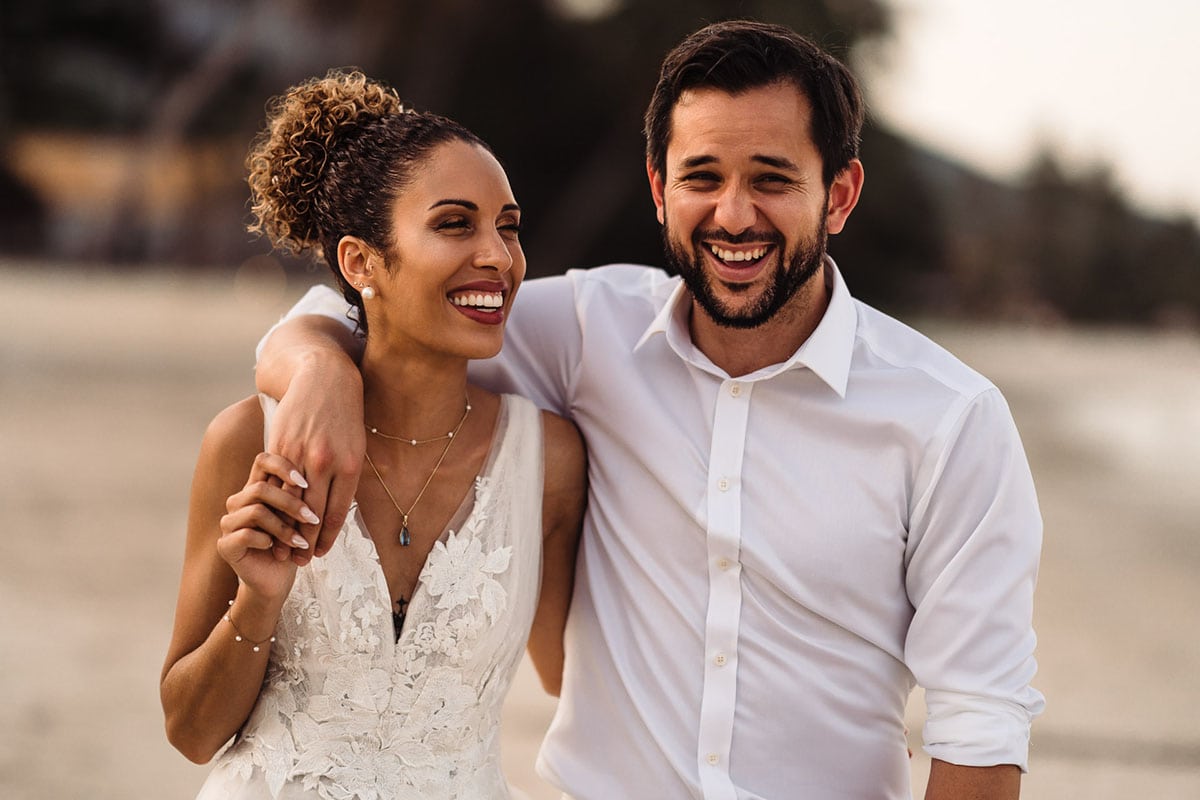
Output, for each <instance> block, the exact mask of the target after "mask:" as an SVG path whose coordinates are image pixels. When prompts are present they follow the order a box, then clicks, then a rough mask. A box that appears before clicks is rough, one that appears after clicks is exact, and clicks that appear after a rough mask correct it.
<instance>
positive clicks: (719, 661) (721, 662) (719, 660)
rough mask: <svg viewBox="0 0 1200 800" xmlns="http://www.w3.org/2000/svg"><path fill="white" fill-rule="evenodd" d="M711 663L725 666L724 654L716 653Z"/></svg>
mask: <svg viewBox="0 0 1200 800" xmlns="http://www.w3.org/2000/svg"><path fill="white" fill-rule="evenodd" d="M713 663H714V664H716V665H717V666H718V667H723V666H725V654H724V653H717V657H716V658H714V659H713Z"/></svg>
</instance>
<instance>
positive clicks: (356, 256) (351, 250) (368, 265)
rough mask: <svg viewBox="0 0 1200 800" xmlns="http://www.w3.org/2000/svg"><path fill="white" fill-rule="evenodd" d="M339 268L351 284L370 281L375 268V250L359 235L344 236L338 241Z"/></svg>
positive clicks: (361, 283) (358, 284)
mask: <svg viewBox="0 0 1200 800" xmlns="http://www.w3.org/2000/svg"><path fill="white" fill-rule="evenodd" d="M337 258H338V269H340V270H341V271H342V277H344V278H345V279H346V280H347V281H349V283H350V285H351V286H361V285H363V284H365V283H370V281H371V277H372V275H373V274H374V270H375V261H376V260H377V259H376V258H375V251H374V250H372V249H371V247H370V245H368V244H367V243H366V242H364V241H363V240H362V239H360V238H358V237H357V236H343V237H342V239H341V241H339V242H338V249H337Z"/></svg>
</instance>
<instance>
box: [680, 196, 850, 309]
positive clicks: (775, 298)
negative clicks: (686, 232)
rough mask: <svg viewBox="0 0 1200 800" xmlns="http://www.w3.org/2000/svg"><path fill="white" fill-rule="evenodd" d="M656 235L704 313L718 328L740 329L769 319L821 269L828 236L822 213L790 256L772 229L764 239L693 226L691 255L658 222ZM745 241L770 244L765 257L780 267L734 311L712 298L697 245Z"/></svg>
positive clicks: (734, 287) (736, 288)
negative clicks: (754, 296) (752, 297)
mask: <svg viewBox="0 0 1200 800" xmlns="http://www.w3.org/2000/svg"><path fill="white" fill-rule="evenodd" d="M662 236H663V248H664V250H665V251H666V257H667V263H668V264H669V265H670V266H671V268H672V269H674V270H675V271H676V272H678V273H679V274H680V275H681V276H682V277H683V282H684V283H686V284H687V287H688V289H690V290H691V292H692V296H693V297H695V298H696V301H697V302H698V303H699V304H700V307H701V308H702V309H704V312H705V313H706V314H708V316H709V317H711V318H712V320H713V322H715V323H717V324H718V325H720V326H722V327H724V328H741V329H749V328H757V327H759V326H760V325H762V324H763V323H765V322H767V321H768V320H770V319H771V318H772V317H774V316H775V315H776V314H777V313H779V310H780V309H781V308H783V307H784V306H785V305H787V303H788V301H789V300H791V299H792V298H793V297H794V296H795V295H796V293H797V292H798V291H800V288H801V287H802V286H804V284H806V283H808V281H809V280H810V279H811V278H812V277H813V275H816V274H817V270H819V269H821V267H822V266H823V265H824V262H825V245H826V241H827V239H828V236H827V234H826V229H825V218H824V217H822V218H821V221H820V224H819V225H818V227H817V233H816V236H814V237H813V238H811V239H803V240H801V241H800V242H799V243H798V244H797V246H796V249H795V250H794V251H793V252H792V253H790V254H788V253H786V252H784V251H783V246H784V244H785V242H784V239H783V236H781V235H780V234H778V233H776V234H774V235H773V236H769V237H765V238H764V237H763V236H761V235H758V234H739V235H738V236H730V235H729V234H727V233H725V232H723V231H716V230H709V231H702V230H697V231H696V232H695V233H694V234H693V235H692V252H693V253H695V255H694V256H689V255H688V253H687V252H686V251H685V250H684V249H683V247H682V245H681V244H679V243H677V242H675V241H674V239H673V238H672V236H671V232H670V229H669V228H668V227H667V225H666V224H664V225H663V228H662ZM746 241H754V242H763V241H767V242H770V243H772V244H773V245H775V246H774V247H773V248H772V249H771V252H770V253H768V254H767V255H766V256H765V258H778V259H780V261H781V266H780V268H779V269H776V270H775V273H774V275H773V276H772V278H771V282H770V283H769V284H768V285H767V287H766V288H765V289H764V290H763V292H762V294H761V295H760V296H759V297H758V299H757V300H755V301H754V302H753V303H751V304H750V305H749V306H747V307H745V308H742V309H739V310H734V309H731V308H729V306H728V305H727V304H726V303H723V302H722V301H721V300H719V299H718V298H717V294H716V291H715V290H714V289H713V278H712V276H711V275H710V274H709V273H708V272H706V271H705V268H704V258H705V255H704V253H703V252H702V249H703V248H704V247H705V246H706V245H705V244H704V242H724V243H725V244H741V243H743V242H746ZM726 288H727V289H728V290H729V291H731V292H734V293H738V292H746V291H749V290H750V289H751V287H750V286H743V285H738V284H734V285H726Z"/></svg>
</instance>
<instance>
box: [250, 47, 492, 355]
mask: <svg viewBox="0 0 1200 800" xmlns="http://www.w3.org/2000/svg"><path fill="white" fill-rule="evenodd" d="M450 141H464V142H468V143H470V144H475V145H479V146H480V147H483V148H484V149H486V150H488V151H489V152H491V148H489V147H488V146H487V144H486V143H484V142H483V141H482V140H481V139H480V138H479V137H478V136H476V135H475V134H473V133H471V132H470V131H469V130H467V129H466V128H464V127H463V126H462V125H460V124H458V123H457V122H455V121H453V120H451V119H447V118H446V117H442V116H438V115H437V114H430V113H427V112H419V111H414V110H412V109H408V108H405V107H404V105H403V104H402V103H401V102H400V98H399V97H398V96H397V94H396V92H395V90H393V89H391V88H390V87H388V86H386V85H385V84H383V83H380V82H379V81H375V80H372V79H370V78H368V77H367V76H366V75H364V74H363V73H362V72H360V71H358V70H338V69H335V70H330V71H329V73H328V74H326V75H325V77H324V78H310V79H309V80H307V81H305V82H304V83H301V84H299V85H298V86H293V87H292V88H291V89H289V90H288V91H287V92H286V93H284V94H283V95H280V96H279V97H274V98H272V99H271V100H270V101H268V103H267V124H266V127H265V128H264V129H263V130H262V131H261V132H260V133H259V134H258V136H257V137H255V139H254V142H253V143H252V144H251V146H250V153H249V154H248V155H247V156H246V166H247V168H248V169H249V173H250V174H249V177H248V179H247V180H248V182H249V184H250V199H251V204H252V205H251V212H252V213H253V216H254V221H253V222H252V223H251V224H250V225H249V226H248V229H249V230H250V231H252V232H256V233H261V234H263V235H265V236H266V237H267V238H268V239H269V240H270V242H271V244H272V245H273V246H275V247H277V248H279V249H281V250H285V251H287V252H290V253H302V252H305V251H310V252H312V253H314V255H315V256H316V257H322V256H323V257H324V259H325V262H326V263H327V264H328V265H329V268H330V270H332V271H333V275H334V280H336V281H337V284H338V286H339V287H340V288H341V291H342V295H343V296H344V297H345V298H346V300H347V301H348V302H349V303H350V304H351V305H352V306H354V307H355V308H356V309H357V310H358V314H357V318H358V324H359V328H360V330H361V331H362V332H363V333H364V334H365V332H366V324H367V323H366V315H365V314H364V313H363V307H362V296H361V295H360V294H359V293H358V290H357V289H355V288H354V287H353V286H352V285H351V284H350V283H349V282H348V281H347V280H346V279H345V278H344V277H343V276H342V272H341V270H340V269H339V268H338V263H337V246H338V242H339V241H340V240H341V238H342V237H343V236H358V237H360V238H361V239H362V240H363V241H365V242H366V243H367V244H368V245H369V246H371V247H372V248H375V249H376V250H378V251H379V252H381V253H384V254H390V253H391V250H392V248H391V245H392V224H391V214H392V208H393V205H394V203H395V200H396V198H397V197H398V196H399V194H400V193H401V192H403V191H404V188H405V186H406V185H407V184H408V182H409V180H410V179H411V177H412V175H413V171H414V169H415V168H416V167H417V166H418V165H419V164H420V162H422V161H423V160H424V159H425V158H427V157H428V156H429V154H430V153H431V152H432V151H433V149H434V148H435V147H437V146H438V145H440V144H443V143H445V142H450Z"/></svg>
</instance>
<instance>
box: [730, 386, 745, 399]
mask: <svg viewBox="0 0 1200 800" xmlns="http://www.w3.org/2000/svg"><path fill="white" fill-rule="evenodd" d="M729 393H730V394H731V395H733V396H734V397H741V396H742V385H741V384H740V383H735V384H734V385H733V386H730V387H729Z"/></svg>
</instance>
